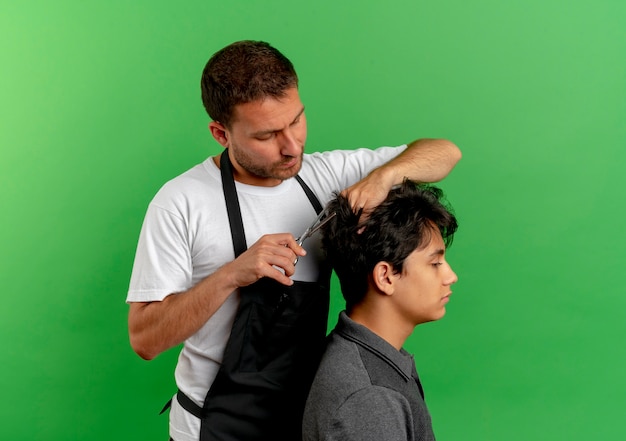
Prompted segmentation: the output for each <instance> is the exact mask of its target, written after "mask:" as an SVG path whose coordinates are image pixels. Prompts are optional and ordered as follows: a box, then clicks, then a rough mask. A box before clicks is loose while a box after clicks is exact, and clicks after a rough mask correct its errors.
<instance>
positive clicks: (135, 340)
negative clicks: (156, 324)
mask: <svg viewBox="0 0 626 441" xmlns="http://www.w3.org/2000/svg"><path fill="white" fill-rule="evenodd" d="M129 339H130V347H131V348H133V351H135V353H136V354H137V355H139V356H140V357H141V358H143V359H144V360H152V359H154V358H155V357H156V356H157V355H159V352H158V351H156V350H154V348H153V347H151V346H150V345H148V344H146V343H145V342H144V341H143V340H142V339H141V336H139V335H137V333H133V332H130V333H129Z"/></svg>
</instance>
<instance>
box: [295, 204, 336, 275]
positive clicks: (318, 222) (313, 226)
mask: <svg viewBox="0 0 626 441" xmlns="http://www.w3.org/2000/svg"><path fill="white" fill-rule="evenodd" d="M335 214H336V213H335V212H334V211H333V212H332V213H328V210H327V209H324V210H322V212H321V213H320V214H319V215H318V216H317V217H316V218H315V221H313V223H312V224H311V226H309V228H307V229H306V230H304V233H302V235H301V236H300V237H298V238H297V239H296V242H297V243H298V245H300V246H302V244H303V243H304V241H305V239H307V238H309V237H311V236H312V235H313V234H314V233H315V232H316V231H317V230H319V229H320V228H322V227H323V226H324V225H325V224H326V223H327V222H328V221H329V220H331V219H332V218H333V217H334V216H335ZM325 215H326V217H325V218H324V216H325ZM322 219H323V220H322ZM298 259H299V257H296V259H295V260H294V261H293V264H294V265H295V264H296V263H298Z"/></svg>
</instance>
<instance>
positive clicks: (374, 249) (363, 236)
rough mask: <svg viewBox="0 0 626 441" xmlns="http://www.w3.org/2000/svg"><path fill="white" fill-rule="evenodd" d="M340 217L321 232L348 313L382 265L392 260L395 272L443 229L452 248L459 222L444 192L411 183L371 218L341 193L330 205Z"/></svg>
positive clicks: (394, 191)
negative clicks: (410, 255)
mask: <svg viewBox="0 0 626 441" xmlns="http://www.w3.org/2000/svg"><path fill="white" fill-rule="evenodd" d="M328 209H329V212H335V214H336V215H335V216H334V218H333V219H331V220H330V221H329V222H328V223H326V225H324V227H323V228H322V246H323V248H324V251H325V252H326V255H327V258H328V261H329V263H330V265H331V266H332V268H333V269H334V270H335V272H336V273H337V276H338V277H339V282H340V284H341V291H342V293H343V296H344V298H345V300H346V307H347V309H348V311H350V309H351V308H352V306H353V305H355V304H356V303H359V302H360V301H361V300H362V299H363V297H364V296H365V293H366V292H367V286H368V276H369V274H370V273H371V272H372V271H373V269H374V267H375V266H376V264H377V263H378V262H388V263H390V264H392V265H393V268H394V270H395V271H396V272H398V273H401V272H402V270H403V265H404V260H405V259H406V258H407V257H408V256H409V254H411V253H412V252H413V251H415V250H417V249H421V248H423V247H426V246H428V244H429V243H430V239H431V235H432V233H433V232H434V231H436V230H439V231H440V232H441V236H442V237H443V240H444V243H445V244H446V246H449V245H451V243H452V239H453V236H454V233H455V231H456V229H457V226H458V225H457V220H456V217H455V216H454V214H453V213H452V211H451V208H449V206H447V204H446V203H445V202H443V192H442V191H441V189H439V188H437V187H434V186H430V185H423V184H417V183H415V182H413V181H410V180H406V181H404V183H403V184H401V185H399V186H397V187H395V188H393V189H392V190H391V191H390V192H389V194H388V196H387V198H386V199H385V200H384V201H383V202H382V203H381V204H380V205H378V206H377V207H375V208H374V209H373V210H372V211H371V212H369V213H366V216H363V215H361V213H354V211H353V210H352V208H351V207H350V203H349V202H348V200H347V199H346V198H345V197H343V196H341V195H340V194H336V195H335V199H333V200H331V201H330V202H329V204H328Z"/></svg>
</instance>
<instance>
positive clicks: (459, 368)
mask: <svg viewBox="0 0 626 441" xmlns="http://www.w3.org/2000/svg"><path fill="white" fill-rule="evenodd" d="M176 4H177V5H176ZM624 23H626V2H624V1H623V0H594V1H591V0H579V1H575V0H574V1H569V2H566V1H557V0H526V1H519V0H512V1H506V2H505V1H494V0H492V1H464V0H452V1H441V2H425V1H421V0H399V1H393V0H392V1H385V2H373V1H361V2H341V1H337V0H332V1H331V0H317V1H310V2H293V1H284V0H265V1H257V2H253V1H248V2H242V1H231V2H216V1H210V0H204V1H186V2H171V1H162V0H152V1H135V2H130V1H119V0H113V1H109V2H88V1H80V2H79V1H68V0H56V1H54V2H52V1H23V2H9V1H3V2H2V3H1V4H0V56H1V57H2V61H1V69H0V155H1V156H0V206H1V207H2V210H1V214H0V222H1V224H0V225H1V228H0V247H1V250H2V251H1V253H0V288H1V289H2V302H1V303H2V306H1V307H0V311H1V312H0V329H1V332H0V339H1V340H0V344H1V346H0V347H1V348H2V351H1V355H0V357H1V358H0V373H1V375H0V378H1V380H0V381H1V386H2V387H1V388H0V390H1V391H2V394H3V399H2V404H0V415H1V417H0V418H1V421H2V427H0V433H2V435H1V436H2V438H3V439H11V440H13V441H17V440H29V441H30V440H111V439H116V440H131V439H133V440H143V439H146V440H147V439H166V438H167V434H166V431H167V418H166V416H158V415H157V414H158V411H159V410H160V407H161V405H162V404H163V403H164V402H165V401H166V400H167V399H168V397H169V395H170V394H172V393H173V392H174V383H173V375H172V370H173V366H174V364H175V361H176V356H177V351H176V350H172V351H169V352H168V353H165V354H162V355H161V356H159V357H158V358H157V359H156V360H154V361H151V362H145V361H143V360H141V359H140V358H139V357H138V356H136V355H135V354H134V353H133V352H132V350H131V349H130V346H129V344H128V337H127V330H126V316H127V306H126V304H125V303H124V300H125V296H126V290H127V286H128V280H129V276H130V270H131V265H132V259H133V255H134V249H135V244H136V241H137V236H138V233H139V228H140V225H141V221H142V218H143V215H144V212H145V209H146V206H147V204H148V202H149V200H150V198H151V197H152V196H153V194H154V193H155V192H156V190H157V189H158V188H159V186H160V185H161V184H162V183H163V182H164V181H165V180H167V179H169V178H171V177H173V176H175V175H177V174H178V173H180V172H182V171H184V170H186V169H187V168H189V167H191V166H193V165H194V164H196V163H197V162H200V161H201V160H202V159H204V158H205V157H206V156H207V155H211V154H215V153H216V152H218V151H219V147H218V145H217V143H215V142H214V141H213V140H212V139H211V137H210V134H209V132H208V130H207V128H206V125H207V122H208V119H207V117H206V115H205V114H204V111H203V109H202V106H201V103H200V98H199V77H200V72H201V70H202V68H203V66H204V63H205V62H206V60H207V59H208V57H209V56H210V55H211V54H212V53H213V52H214V51H216V50H217V49H219V48H220V47H222V46H224V45H226V44H228V43H230V42H232V41H234V40H238V39H262V40H267V41H270V42H271V43H273V44H274V45H275V46H277V47H278V48H280V49H281V50H282V51H283V52H285V53H286V54H287V55H288V56H289V57H290V58H291V59H292V60H293V61H294V63H295V65H296V67H297V69H298V71H299V74H300V77H301V95H302V98H303V100H304V102H305V104H306V106H307V117H308V122H309V142H308V147H307V148H308V150H309V151H314V150H322V149H331V148H355V147H359V146H367V147H374V146H378V145H380V144H400V143H403V142H406V141H409V140H412V139H416V138H419V137H443V138H448V139H451V140H453V141H454V142H456V143H457V144H458V145H459V146H460V147H461V149H462V150H463V153H464V157H463V160H462V161H461V163H459V165H458V166H457V168H456V169H455V170H454V172H453V173H452V174H451V175H450V176H449V178H448V179H446V180H445V181H444V182H442V183H441V186H442V187H443V188H444V190H445V191H446V192H447V194H448V197H449V199H450V201H451V202H452V204H453V205H454V207H455V209H456V212H457V214H458V217H459V218H460V223H461V229H460V231H459V233H458V235H457V237H456V238H455V244H454V246H453V247H452V248H451V250H450V252H449V261H450V262H451V264H452V265H453V267H454V269H455V270H456V271H457V273H458V275H459V279H460V281H459V282H458V284H457V285H456V289H455V294H454V296H453V298H452V301H451V303H450V304H449V307H448V314H447V316H446V317H445V318H444V319H443V320H442V321H440V322H437V323H433V324H428V325H425V326H423V327H420V328H418V329H417V331H416V332H415V334H414V335H413V336H412V337H411V339H410V341H409V342H408V344H407V347H408V349H409V350H411V351H412V352H414V353H415V354H416V358H417V360H418V368H419V369H420V372H421V375H422V377H423V381H424V385H425V388H426V394H427V401H428V403H429V406H430V409H431V413H432V415H433V420H434V425H435V431H436V433H437V435H438V439H439V440H441V441H453V440H470V441H474V440H475V441H484V440H503V441H515V440H587V439H602V440H623V439H626V427H625V425H624V422H623V414H624V409H625V408H626V379H625V376H624V372H625V370H626V345H625V344H624V342H623V339H624V335H625V331H626V329H625V328H626V325H625V322H626V320H625V319H626V316H625V313H624V311H625V310H626V296H625V295H624V294H626V290H625V289H624V283H623V281H622V280H621V275H623V274H624V270H623V266H624V263H625V262H626V257H625V256H624V249H625V247H626V233H625V231H624V230H625V228H624V221H625V217H626V216H625V215H626V209H625V208H624V199H625V198H624V196H623V191H624V188H626V182H625V181H626V179H625V178H624V170H623V168H624V162H625V160H626V153H625V151H626V124H625V122H626V57H625V55H626V32H625V30H624V29H625V28H626V27H625V25H624ZM340 308H341V301H340V295H339V294H338V292H336V291H335V294H334V298H333V310H334V311H333V317H332V319H333V321H334V320H335V317H334V314H335V313H336V311H337V310H338V309H340Z"/></svg>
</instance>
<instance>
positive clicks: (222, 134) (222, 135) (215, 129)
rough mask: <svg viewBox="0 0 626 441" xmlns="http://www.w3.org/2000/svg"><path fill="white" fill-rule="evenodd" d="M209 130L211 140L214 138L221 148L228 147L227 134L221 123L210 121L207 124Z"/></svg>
mask: <svg viewBox="0 0 626 441" xmlns="http://www.w3.org/2000/svg"><path fill="white" fill-rule="evenodd" d="M209 130H210V131H211V135H213V138H215V140H216V141H217V142H219V143H220V145H221V146H222V147H228V145H229V141H228V132H227V130H226V127H225V126H224V125H223V124H222V123H220V122H217V121H211V122H210V123H209Z"/></svg>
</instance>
